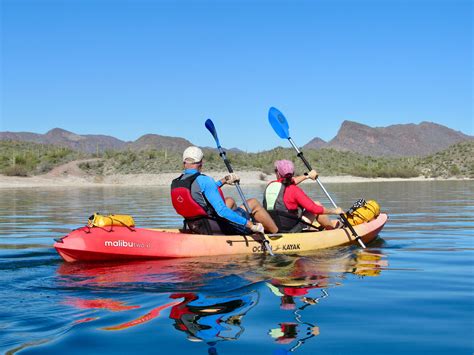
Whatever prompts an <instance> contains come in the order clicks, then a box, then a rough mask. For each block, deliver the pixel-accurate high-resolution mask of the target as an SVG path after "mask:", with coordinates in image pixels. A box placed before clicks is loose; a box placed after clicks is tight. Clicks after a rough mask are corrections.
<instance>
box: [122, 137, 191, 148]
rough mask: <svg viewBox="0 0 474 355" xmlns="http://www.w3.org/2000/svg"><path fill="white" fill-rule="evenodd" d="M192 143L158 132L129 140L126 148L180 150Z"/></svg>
mask: <svg viewBox="0 0 474 355" xmlns="http://www.w3.org/2000/svg"><path fill="white" fill-rule="evenodd" d="M190 145H192V143H191V142H190V141H188V140H187V139H184V138H180V137H169V136H160V135H158V134H145V135H144V136H141V137H140V138H138V139H137V140H136V141H134V142H129V143H127V145H126V148H128V149H131V150H147V149H157V150H161V149H168V150H170V151H179V152H182V151H183V150H185V149H186V148H187V147H189V146H190Z"/></svg>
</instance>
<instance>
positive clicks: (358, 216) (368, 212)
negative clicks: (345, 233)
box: [346, 200, 380, 226]
mask: <svg viewBox="0 0 474 355" xmlns="http://www.w3.org/2000/svg"><path fill="white" fill-rule="evenodd" d="M379 214H380V206H379V204H378V203H377V201H375V200H369V201H367V202H366V203H365V204H364V205H363V206H361V207H359V208H357V209H355V210H354V211H352V212H350V213H347V214H346V217H347V220H348V221H349V223H350V224H351V225H352V226H357V225H358V224H362V223H365V222H370V221H372V220H373V219H375V218H377V217H378V215H379Z"/></svg>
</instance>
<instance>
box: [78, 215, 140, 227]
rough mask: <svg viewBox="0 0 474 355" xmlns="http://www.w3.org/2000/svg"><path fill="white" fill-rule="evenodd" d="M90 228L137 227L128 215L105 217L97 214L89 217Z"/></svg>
mask: <svg viewBox="0 0 474 355" xmlns="http://www.w3.org/2000/svg"><path fill="white" fill-rule="evenodd" d="M87 225H88V226H89V227H107V226H120V227H135V221H134V220H133V217H132V216H129V215H127V214H109V215H108V216H103V215H101V214H100V213H98V212H96V213H94V214H93V215H92V216H90V217H89V221H88V222H87Z"/></svg>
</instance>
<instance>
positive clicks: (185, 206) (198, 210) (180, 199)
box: [171, 172, 224, 219]
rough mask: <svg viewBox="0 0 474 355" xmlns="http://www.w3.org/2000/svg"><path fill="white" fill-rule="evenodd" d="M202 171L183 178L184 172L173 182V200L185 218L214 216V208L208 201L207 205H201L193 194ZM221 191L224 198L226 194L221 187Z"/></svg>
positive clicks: (177, 209)
mask: <svg viewBox="0 0 474 355" xmlns="http://www.w3.org/2000/svg"><path fill="white" fill-rule="evenodd" d="M199 175H201V173H199V172H198V173H195V174H193V175H191V176H189V177H185V178H184V179H183V176H184V174H182V175H181V176H179V177H177V178H176V179H174V180H173V182H172V183H171V202H172V204H173V207H174V209H175V210H176V212H178V214H180V215H181V216H183V217H184V218H185V219H195V218H198V217H208V216H214V215H215V213H214V212H213V211H214V209H213V208H212V206H211V204H210V203H208V202H207V201H206V202H207V206H201V205H200V204H199V203H198V202H196V200H195V199H194V198H193V195H192V192H191V191H192V190H191V188H192V185H193V183H194V181H195V180H196V178H197V177H198V176H199ZM219 193H220V195H221V197H222V199H223V200H224V194H223V193H222V191H221V189H220V188H219Z"/></svg>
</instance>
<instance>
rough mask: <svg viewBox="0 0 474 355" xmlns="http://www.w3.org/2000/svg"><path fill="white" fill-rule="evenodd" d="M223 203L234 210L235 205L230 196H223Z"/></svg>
mask: <svg viewBox="0 0 474 355" xmlns="http://www.w3.org/2000/svg"><path fill="white" fill-rule="evenodd" d="M225 205H226V206H227V207H229V208H230V209H231V210H235V208H236V207H237V205H236V203H235V200H234V199H233V198H232V197H226V198H225Z"/></svg>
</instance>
